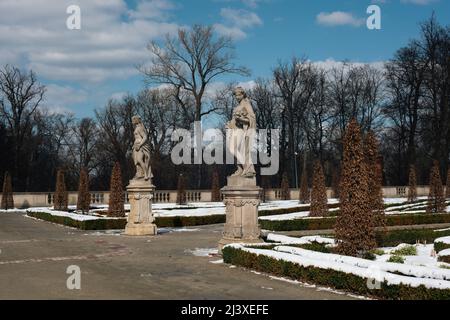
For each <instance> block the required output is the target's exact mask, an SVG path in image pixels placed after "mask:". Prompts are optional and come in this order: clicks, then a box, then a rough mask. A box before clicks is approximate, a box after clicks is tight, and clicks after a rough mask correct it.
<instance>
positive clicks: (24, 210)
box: [0, 209, 27, 213]
mask: <svg viewBox="0 0 450 320" xmlns="http://www.w3.org/2000/svg"><path fill="white" fill-rule="evenodd" d="M26 211H27V210H26V209H8V210H4V209H1V210H0V213H26Z"/></svg>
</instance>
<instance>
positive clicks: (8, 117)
mask: <svg viewBox="0 0 450 320" xmlns="http://www.w3.org/2000/svg"><path fill="white" fill-rule="evenodd" d="M44 93H45V87H44V86H43V85H41V84H40V83H39V82H38V80H37V78H36V75H35V74H34V72H33V71H30V72H23V71H21V70H20V69H19V68H16V67H13V66H10V65H6V66H5V67H3V68H2V69H0V117H1V118H3V119H5V122H6V124H7V128H8V130H9V131H10V133H11V136H12V143H13V145H14V172H13V175H14V176H15V177H16V178H17V182H18V183H17V184H16V186H17V189H18V190H24V189H26V188H27V185H26V184H27V177H28V166H29V164H30V162H29V161H28V160H29V159H28V157H26V156H25V148H26V140H27V137H29V136H31V134H32V127H33V115H34V113H35V112H36V110H37V109H38V107H39V105H40V104H41V102H42V100H43V97H44Z"/></svg>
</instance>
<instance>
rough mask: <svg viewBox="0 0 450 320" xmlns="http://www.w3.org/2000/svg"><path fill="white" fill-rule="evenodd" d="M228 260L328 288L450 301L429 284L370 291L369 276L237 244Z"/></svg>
mask: <svg viewBox="0 0 450 320" xmlns="http://www.w3.org/2000/svg"><path fill="white" fill-rule="evenodd" d="M223 259H224V262H225V263H229V264H233V265H237V266H241V267H244V268H249V269H252V270H255V271H259V272H266V273H270V274H273V275H275V276H279V277H287V278H290V279H293V280H298V281H302V282H310V283H315V284H317V285H322V286H326V287H333V288H335V289H338V290H344V291H347V292H352V293H355V294H360V295H365V296H370V297H377V298H382V299H390V300H448V299H450V290H448V289H446V290H439V289H427V288H426V287H425V286H420V287H417V288H413V287H409V286H406V285H388V284H387V283H386V282H384V283H382V284H381V289H380V290H370V289H369V288H368V286H367V279H365V278H363V277H360V276H356V275H353V274H347V273H345V272H341V271H335V270H330V269H322V268H317V267H302V266H300V265H298V264H295V263H292V262H288V261H282V260H277V259H274V258H271V257H267V256H263V255H256V254H253V253H249V252H245V251H243V250H240V249H236V248H233V247H225V248H224V249H223Z"/></svg>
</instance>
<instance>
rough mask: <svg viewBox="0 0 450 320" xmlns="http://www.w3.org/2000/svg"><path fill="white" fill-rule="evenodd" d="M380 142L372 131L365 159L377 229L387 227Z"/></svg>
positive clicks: (367, 139) (366, 146)
mask: <svg viewBox="0 0 450 320" xmlns="http://www.w3.org/2000/svg"><path fill="white" fill-rule="evenodd" d="M378 146H379V143H378V140H377V138H376V137H375V134H374V133H373V132H372V131H370V132H369V133H367V135H366V138H365V140H364V157H365V161H366V166H367V184H368V185H367V187H368V192H369V194H368V196H369V198H368V201H369V206H370V208H371V210H372V213H373V215H374V219H375V220H374V222H375V223H376V226H377V227H381V226H384V225H385V216H384V199H383V188H382V184H383V169H382V167H381V161H379V159H380V156H379V152H378Z"/></svg>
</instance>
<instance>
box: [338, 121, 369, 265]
mask: <svg viewBox="0 0 450 320" xmlns="http://www.w3.org/2000/svg"><path fill="white" fill-rule="evenodd" d="M361 140H362V139H361V131H360V127H359V125H358V122H357V121H356V120H352V121H351V122H350V124H349V125H348V127H347V130H346V132H345V136H344V152H343V158H342V165H341V168H342V175H341V186H340V199H341V212H340V214H339V216H338V218H337V222H336V226H335V233H336V240H337V242H338V247H337V251H338V252H339V253H340V254H344V255H351V256H362V255H364V254H365V253H367V252H368V251H370V250H371V249H374V248H375V247H376V238H375V222H374V219H373V214H372V210H371V208H370V202H369V201H368V199H369V190H368V174H367V165H366V161H365V157H364V150H363V145H362V141H361Z"/></svg>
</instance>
